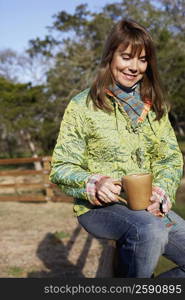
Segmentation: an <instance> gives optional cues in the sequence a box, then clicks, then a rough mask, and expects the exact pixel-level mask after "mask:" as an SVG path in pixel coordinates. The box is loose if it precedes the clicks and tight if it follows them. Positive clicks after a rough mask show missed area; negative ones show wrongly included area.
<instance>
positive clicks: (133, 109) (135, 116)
mask: <svg viewBox="0 0 185 300" xmlns="http://www.w3.org/2000/svg"><path fill="white" fill-rule="evenodd" d="M106 93H107V94H108V95H110V96H113V97H114V98H116V100H117V101H118V103H119V104H120V105H121V106H122V107H123V109H124V110H125V112H126V113H127V114H128V116H129V117H130V119H131V121H132V123H133V124H137V123H139V122H142V121H143V120H144V117H145V116H146V115H147V113H148V111H149V110H150V107H151V101H150V100H146V101H145V102H143V101H142V99H141V96H140V84H139V83H137V84H136V85H134V86H133V87H132V88H127V87H126V88H125V87H123V86H121V85H119V84H114V85H113V86H110V87H109V89H108V90H106Z"/></svg>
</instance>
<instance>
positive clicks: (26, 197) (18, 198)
mask: <svg viewBox="0 0 185 300" xmlns="http://www.w3.org/2000/svg"><path fill="white" fill-rule="evenodd" d="M0 201H4V202H6V201H21V202H29V201H31V202H46V201H47V199H46V197H45V196H44V195H31V194H29V195H13V196H12V195H3V196H2V195H1V196H0Z"/></svg>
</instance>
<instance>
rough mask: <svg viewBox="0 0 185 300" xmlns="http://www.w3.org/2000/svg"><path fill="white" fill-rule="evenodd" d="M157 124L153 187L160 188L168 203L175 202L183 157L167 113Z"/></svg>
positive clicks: (152, 160) (153, 159) (153, 160)
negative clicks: (168, 199)
mask: <svg viewBox="0 0 185 300" xmlns="http://www.w3.org/2000/svg"><path fill="white" fill-rule="evenodd" d="M159 124H160V125H159V127H158V130H157V138H158V141H159V142H158V145H157V147H156V149H155V153H154V156H153V157H152V159H151V168H152V173H153V176H154V179H153V185H154V186H159V187H160V188H162V189H163V190H164V191H165V192H166V194H167V195H168V196H169V198H170V201H171V202H175V198H176V191H177V188H178V187H179V185H180V181H181V178H182V175H183V156H182V153H181V151H180V149H179V145H178V142H177V139H176V136H175V133H174V130H173V128H172V126H171V123H170V121H169V117H168V113H167V112H166V113H165V115H164V116H163V117H162V118H161V120H160V121H159Z"/></svg>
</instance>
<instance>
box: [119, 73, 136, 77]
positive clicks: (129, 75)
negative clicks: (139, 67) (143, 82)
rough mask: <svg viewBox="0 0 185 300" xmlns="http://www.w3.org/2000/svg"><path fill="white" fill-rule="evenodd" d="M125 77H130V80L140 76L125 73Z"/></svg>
mask: <svg viewBox="0 0 185 300" xmlns="http://www.w3.org/2000/svg"><path fill="white" fill-rule="evenodd" d="M123 75H125V76H126V77H129V78H135V77H137V76H138V75H133V74H127V73H123Z"/></svg>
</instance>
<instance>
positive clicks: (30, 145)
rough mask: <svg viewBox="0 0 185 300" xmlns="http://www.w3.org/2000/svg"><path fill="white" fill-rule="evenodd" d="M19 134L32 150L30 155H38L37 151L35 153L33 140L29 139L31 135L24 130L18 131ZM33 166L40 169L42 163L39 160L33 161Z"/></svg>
mask: <svg viewBox="0 0 185 300" xmlns="http://www.w3.org/2000/svg"><path fill="white" fill-rule="evenodd" d="M20 134H21V136H22V138H23V140H24V141H25V142H26V143H27V145H28V147H29V149H30V150H31V152H32V156H33V157H38V155H37V153H36V147H35V144H34V143H33V141H32V140H31V135H30V133H29V132H25V131H24V130H21V131H20ZM34 167H35V170H42V164H41V162H40V161H36V162H34Z"/></svg>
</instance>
